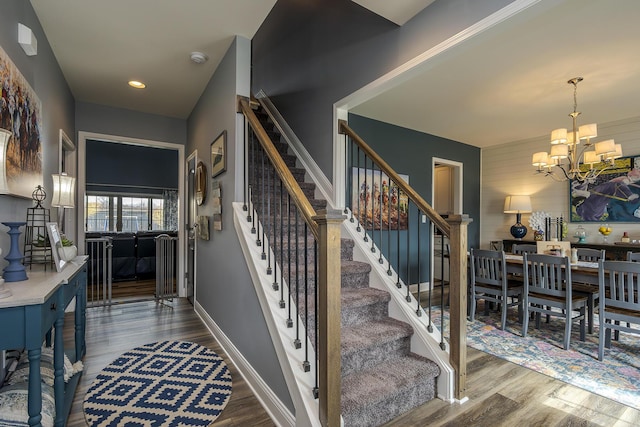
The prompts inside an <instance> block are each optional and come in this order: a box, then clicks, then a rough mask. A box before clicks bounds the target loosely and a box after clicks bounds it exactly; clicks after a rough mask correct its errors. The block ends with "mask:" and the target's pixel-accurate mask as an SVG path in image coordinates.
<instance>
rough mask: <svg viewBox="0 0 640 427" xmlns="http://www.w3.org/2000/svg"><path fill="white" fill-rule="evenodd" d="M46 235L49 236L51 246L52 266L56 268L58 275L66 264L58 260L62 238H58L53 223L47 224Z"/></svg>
mask: <svg viewBox="0 0 640 427" xmlns="http://www.w3.org/2000/svg"><path fill="white" fill-rule="evenodd" d="M46 226H47V234H48V236H49V243H50V244H51V254H52V255H53V264H54V265H55V267H56V271H57V272H58V273H59V272H61V271H62V267H64V266H65V264H66V263H67V262H66V261H65V260H63V259H61V258H60V254H59V253H58V249H59V248H61V247H62V238H61V237H60V231H59V230H58V224H56V223H55V222H47V224H46Z"/></svg>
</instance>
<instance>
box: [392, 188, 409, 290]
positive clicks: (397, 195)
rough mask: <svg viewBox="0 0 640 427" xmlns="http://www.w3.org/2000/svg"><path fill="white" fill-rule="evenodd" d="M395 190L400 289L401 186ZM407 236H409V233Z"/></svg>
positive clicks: (398, 285)
mask: <svg viewBox="0 0 640 427" xmlns="http://www.w3.org/2000/svg"><path fill="white" fill-rule="evenodd" d="M394 192H395V193H396V224H397V226H396V228H397V229H398V253H397V258H398V265H397V266H396V267H397V268H396V272H397V273H396V274H397V276H398V277H397V280H396V287H397V288H398V289H400V288H401V287H402V285H401V284H400V188H399V187H397V186H396V187H395V188H394ZM407 238H409V236H408V235H407Z"/></svg>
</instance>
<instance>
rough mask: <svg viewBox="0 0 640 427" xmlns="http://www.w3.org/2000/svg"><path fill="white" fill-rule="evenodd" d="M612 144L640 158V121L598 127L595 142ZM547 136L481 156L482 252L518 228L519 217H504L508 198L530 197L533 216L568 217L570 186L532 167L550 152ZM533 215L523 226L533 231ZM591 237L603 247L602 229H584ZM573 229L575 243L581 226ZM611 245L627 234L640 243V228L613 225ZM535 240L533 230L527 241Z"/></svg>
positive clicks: (573, 225) (594, 225)
mask: <svg viewBox="0 0 640 427" xmlns="http://www.w3.org/2000/svg"><path fill="white" fill-rule="evenodd" d="M609 138H613V139H615V141H616V143H620V144H622V151H623V154H624V155H625V156H633V155H640V117H634V118H631V119H623V120H618V121H615V122H609V123H603V124H600V123H598V137H597V138H596V139H595V141H604V140H605V139H609ZM549 146H550V144H549V137H548V136H547V135H544V136H540V137H537V138H530V139H526V140H522V141H516V142H512V143H508V144H502V145H499V146H495V147H488V148H484V149H483V150H482V170H481V176H482V180H481V182H482V187H481V188H482V196H481V202H480V218H481V221H482V226H481V227H480V246H481V247H482V248H483V249H486V248H489V245H490V242H491V241H494V240H502V239H510V238H512V237H511V234H510V233H509V228H510V227H511V226H512V225H513V224H514V223H515V222H516V215H515V214H505V213H503V207H504V198H505V196H507V195H520V194H524V195H530V196H531V205H532V208H533V211H534V212H535V211H544V212H547V213H549V214H550V215H551V216H553V217H556V216H560V215H562V216H563V217H564V218H567V217H568V215H569V184H568V183H567V182H556V181H554V180H553V179H552V178H550V177H547V178H545V177H543V176H542V175H539V174H537V173H536V172H535V168H534V167H533V166H531V155H532V154H533V153H535V152H537V151H549ZM529 216H530V215H529V214H522V223H523V224H524V225H526V226H527V228H529ZM580 224H581V225H582V226H583V227H584V228H585V230H586V231H587V234H588V236H587V242H589V243H596V242H601V241H602V237H601V236H600V235H599V234H598V226H599V224H597V223H580ZM580 224H578V223H569V232H568V235H567V238H566V239H565V240H570V241H572V242H573V241H575V240H576V239H575V238H573V234H574V232H575V230H576V228H577V227H578V225H580ZM610 225H611V226H612V228H613V232H612V233H611V236H609V241H610V242H615V241H619V240H620V237H621V236H622V233H623V232H625V231H626V232H628V233H629V236H630V237H631V239H637V240H640V222H638V224H630V223H612V224H610ZM524 239H525V240H533V232H532V231H531V230H529V231H528V232H527V235H526V236H525V238H524Z"/></svg>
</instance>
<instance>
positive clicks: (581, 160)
mask: <svg viewBox="0 0 640 427" xmlns="http://www.w3.org/2000/svg"><path fill="white" fill-rule="evenodd" d="M582 80H583V78H582V77H574V78H572V79H571V80H569V81H567V83H569V84H572V85H573V112H572V113H570V114H569V117H571V118H572V120H573V128H572V129H571V130H570V131H569V132H567V129H554V130H553V131H552V132H551V151H550V152H549V153H547V152H546V151H541V152H538V153H534V154H533V159H532V164H533V166H536V167H537V172H538V173H541V174H544V176H550V177H551V178H553V179H555V180H556V181H567V180H569V179H572V180H578V181H581V182H582V181H589V180H593V179H594V178H596V177H597V176H598V175H600V174H601V173H602V172H603V171H605V170H607V169H609V168H611V167H612V166H614V164H615V163H614V162H615V159H617V158H618V157H622V146H621V145H620V144H616V143H615V142H614V141H613V139H608V140H606V141H601V142H596V143H595V144H593V143H592V142H591V138H595V137H596V136H598V126H597V125H596V124H595V123H590V124H588V125H582V126H580V127H578V116H579V115H580V112H579V111H577V109H578V101H577V99H578V98H577V93H578V83H580V82H581V81H582ZM582 139H584V140H586V141H585V143H584V146H583V148H582V149H581V150H580V151H578V145H579V144H580V140H582ZM593 145H595V150H590V151H587V148H590V147H591V146H593ZM565 159H567V160H566V162H565ZM554 166H555V167H557V168H558V169H560V171H562V174H560V173H556V172H557V170H555V169H553V167H554Z"/></svg>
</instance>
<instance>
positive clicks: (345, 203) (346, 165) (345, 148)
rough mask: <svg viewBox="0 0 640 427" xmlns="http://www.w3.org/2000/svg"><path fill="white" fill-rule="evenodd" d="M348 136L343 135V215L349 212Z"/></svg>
mask: <svg viewBox="0 0 640 427" xmlns="http://www.w3.org/2000/svg"><path fill="white" fill-rule="evenodd" d="M349 145H350V144H349V137H348V136H347V135H345V136H344V168H345V175H344V182H345V186H346V187H347V188H345V190H347V191H345V200H344V210H343V211H342V212H343V213H344V214H345V215H348V214H349V210H348V209H347V207H348V206H349V200H350V199H349V197H350V196H351V186H350V185H349Z"/></svg>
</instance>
